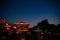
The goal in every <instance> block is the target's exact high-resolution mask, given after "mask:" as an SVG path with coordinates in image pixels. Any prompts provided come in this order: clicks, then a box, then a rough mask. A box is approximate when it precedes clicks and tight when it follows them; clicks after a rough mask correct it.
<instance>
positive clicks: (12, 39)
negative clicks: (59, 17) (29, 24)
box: [0, 19, 60, 40]
mask: <svg viewBox="0 0 60 40" xmlns="http://www.w3.org/2000/svg"><path fill="white" fill-rule="evenodd" d="M0 20H1V19H0ZM5 25H6V22H4V23H3V22H1V21H0V40H21V39H20V38H21V37H22V38H25V40H60V24H57V25H55V24H49V22H48V20H47V19H45V20H42V21H41V22H39V23H37V25H36V26H34V27H33V28H29V29H28V30H29V31H28V32H21V33H19V34H16V30H17V29H14V28H13V26H12V27H11V29H10V30H8V31H5V28H4V26H5ZM12 30H13V31H12ZM35 30H37V31H35Z"/></svg>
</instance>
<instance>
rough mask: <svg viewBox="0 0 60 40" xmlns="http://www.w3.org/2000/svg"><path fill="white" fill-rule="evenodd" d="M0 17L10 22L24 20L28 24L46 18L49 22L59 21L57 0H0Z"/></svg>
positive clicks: (59, 12) (59, 9)
mask: <svg viewBox="0 0 60 40" xmlns="http://www.w3.org/2000/svg"><path fill="white" fill-rule="evenodd" d="M0 17H1V18H3V19H5V20H7V22H9V23H10V24H13V23H15V22H19V21H24V22H27V23H29V24H30V26H31V27H32V26H34V25H36V24H37V23H38V22H40V21H42V20H44V19H48V21H49V23H51V24H58V23H60V1H59V0H0Z"/></svg>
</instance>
